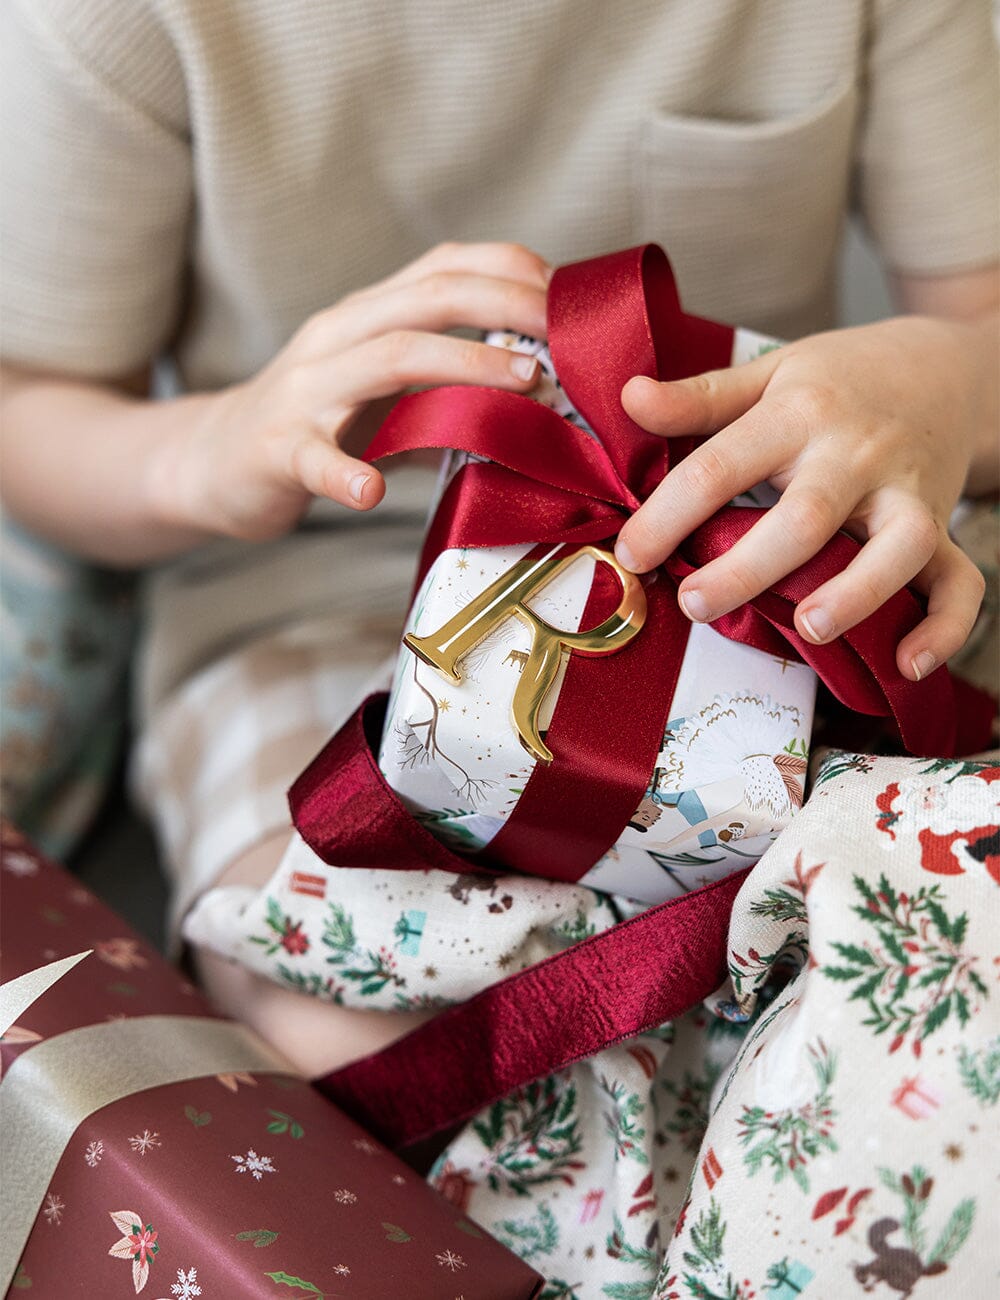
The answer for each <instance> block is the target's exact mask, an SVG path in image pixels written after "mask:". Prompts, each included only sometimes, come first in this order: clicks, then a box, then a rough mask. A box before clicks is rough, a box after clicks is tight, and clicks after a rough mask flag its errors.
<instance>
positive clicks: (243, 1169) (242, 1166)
mask: <svg viewBox="0 0 1000 1300" xmlns="http://www.w3.org/2000/svg"><path fill="white" fill-rule="evenodd" d="M229 1159H230V1160H234V1161H235V1162H236V1172H237V1173H238V1174H249V1175H250V1176H251V1178H253V1179H254V1181H255V1182H258V1183H259V1182H260V1180H261V1178H262V1177H263V1176H264V1174H276V1173H277V1172H278V1171H277V1169H276V1168H275V1167H274V1165H273V1164H272V1163H271V1157H270V1156H259V1155H258V1154H257V1152H256V1151H255V1150H254V1149H253V1147H251V1148H250V1149H249V1150H248V1151H247V1153H246V1155H245V1156H230V1157H229Z"/></svg>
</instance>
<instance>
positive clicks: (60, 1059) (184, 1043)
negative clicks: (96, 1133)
mask: <svg viewBox="0 0 1000 1300" xmlns="http://www.w3.org/2000/svg"><path fill="white" fill-rule="evenodd" d="M89 955H90V954H89V953H87V952H83V953H78V954H76V955H75V956H74V957H66V958H63V959H62V960H60V961H57V962H52V963H51V964H50V965H49V966H43V967H41V968H40V969H38V970H34V971H29V972H28V973H27V974H26V975H21V976H19V977H18V978H17V979H14V980H11V981H10V982H9V983H7V984H4V985H3V986H2V987H0V1025H2V1026H3V1031H2V1032H6V1030H7V1029H9V1028H10V1026H11V1024H12V1023H13V1022H14V1021H15V1020H17V1019H18V1018H19V1017H20V1016H21V1015H23V1014H24V1012H25V1011H26V1010H27V1009H28V1007H30V1006H31V1004H32V1003H33V1002H34V1001H36V1000H37V999H38V998H39V997H41V995H42V994H43V993H44V992H46V991H47V990H48V989H49V988H51V987H52V985H53V984H55V983H56V981H57V980H60V979H62V978H63V976H65V975H66V974H68V972H69V971H70V970H72V968H73V967H74V966H75V965H76V964H77V963H78V962H79V961H82V960H83V959H84V958H85V957H87V956H89ZM239 1072H245V1073H254V1072H256V1073H268V1074H285V1075H291V1076H293V1077H295V1078H300V1077H301V1075H300V1074H299V1071H297V1070H296V1069H295V1067H294V1066H293V1065H292V1064H291V1062H290V1061H288V1060H286V1059H285V1058H284V1057H283V1056H281V1055H280V1054H279V1053H278V1052H276V1051H275V1050H274V1049H273V1048H271V1047H270V1046H268V1044H267V1043H265V1042H264V1041H263V1039H261V1038H258V1037H257V1035H256V1034H254V1033H253V1032H252V1031H251V1030H250V1029H248V1028H247V1027H246V1026H245V1025H239V1024H237V1023H236V1022H235V1021H231V1020H216V1019H213V1018H211V1017H209V1016H177V1015H169V1016H166V1015H164V1016H156V1015H154V1016H135V1017H133V1018H131V1019H128V1020H111V1021H106V1022H105V1023H103V1024H99V1025H85V1026H83V1027H82V1028H79V1029H70V1030H68V1031H67V1032H66V1033H64V1034H57V1035H56V1036H55V1037H54V1038H48V1039H44V1040H43V1041H42V1042H40V1043H36V1044H35V1045H34V1046H32V1047H31V1048H29V1049H28V1050H27V1051H25V1052H22V1053H21V1055H20V1056H18V1057H17V1059H16V1060H15V1061H14V1063H13V1065H11V1067H10V1069H9V1070H8V1071H7V1073H6V1074H5V1076H4V1078H3V1080H2V1082H0V1189H2V1194H0V1295H5V1294H6V1292H7V1289H8V1287H9V1286H10V1283H11V1279H12V1278H13V1276H14V1272H15V1270H16V1269H17V1264H18V1260H19V1259H20V1258H21V1255H22V1254H23V1252H24V1247H25V1244H26V1243H27V1240H28V1237H29V1236H30V1235H31V1229H32V1227H33V1225H34V1222H35V1219H36V1217H37V1215H38V1210H39V1207H40V1205H41V1203H42V1199H43V1197H44V1196H45V1192H46V1189H47V1188H48V1186H49V1183H50V1182H51V1181H52V1177H53V1175H54V1174H55V1171H56V1167H57V1165H58V1164H59V1161H60V1160H61V1159H62V1156H63V1153H64V1151H65V1150H66V1147H67V1144H68V1143H69V1141H70V1138H71V1137H72V1136H73V1134H74V1133H75V1132H76V1130H77V1128H78V1127H79V1126H80V1124H82V1123H83V1121H84V1120H85V1119H87V1118H88V1116H90V1115H93V1114H94V1112H95V1111H98V1110H100V1109H101V1108H102V1107H104V1106H108V1105H110V1104H111V1103H112V1102H115V1101H120V1100H121V1099H122V1098H123V1097H129V1096H131V1095H132V1094H133V1093H136V1092H144V1091H145V1090H146V1089H147V1088H156V1087H160V1086H162V1085H165V1084H168V1083H181V1082H183V1081H184V1080H185V1079H200V1078H204V1077H206V1076H210V1075H214V1074H235V1073H239Z"/></svg>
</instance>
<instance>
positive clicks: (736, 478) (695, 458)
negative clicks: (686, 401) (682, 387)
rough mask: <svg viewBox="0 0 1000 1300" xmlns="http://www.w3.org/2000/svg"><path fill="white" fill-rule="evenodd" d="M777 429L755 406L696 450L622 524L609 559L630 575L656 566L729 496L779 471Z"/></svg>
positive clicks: (761, 406) (780, 450)
mask: <svg viewBox="0 0 1000 1300" xmlns="http://www.w3.org/2000/svg"><path fill="white" fill-rule="evenodd" d="M776 435H780V426H778V425H777V424H776V423H775V421H774V419H773V418H772V417H770V416H769V415H768V413H767V411H766V410H765V408H764V404H763V403H761V404H759V405H758V406H756V407H754V409H753V410H752V411H750V412H749V413H748V414H747V415H745V416H743V418H742V419H739V420H737V421H736V423H735V424H731V425H730V426H729V428H728V429H723V431H722V432H721V433H717V434H716V435H715V437H714V438H710V439H709V440H708V442H706V443H704V444H703V445H702V446H701V447H698V448H696V450H695V451H693V452H692V453H691V454H690V456H686V457H685V458H684V460H682V461H681V463H680V464H679V465H678V466H677V467H676V468H675V469H672V470H671V471H670V473H669V474H668V475H667V477H666V478H665V479H664V480H663V482H662V483H660V484H659V486H658V487H657V488H656V489H655V491H654V492H652V493H651V495H650V496H649V497H648V499H647V500H646V501H645V502H644V503H643V504H642V505H641V506H640V507H639V509H638V510H637V511H636V512H635V514H634V515H633V516H632V517H631V519H629V520H628V522H627V523H626V524H625V526H624V528H623V529H622V531H621V533H620V534H619V536H618V542H617V544H616V546H615V555H616V556H617V557H618V561H619V563H620V564H622V565H624V567H625V568H627V569H631V570H632V571H633V572H634V573H645V572H647V570H649V569H652V568H654V567H655V566H656V565H657V564H661V563H662V562H663V560H665V559H666V557H667V556H668V555H669V554H670V553H671V551H673V550H675V549H676V548H677V546H678V545H679V544H680V543H681V542H682V541H683V540H684V538H685V537H687V535H688V534H689V533H690V532H692V531H693V530H694V529H695V528H697V527H698V525H699V524H701V523H704V521H705V520H706V519H707V518H708V517H709V516H710V515H712V514H714V513H715V511H716V510H718V509H720V508H721V507H722V506H724V505H725V504H726V503H727V502H728V501H731V500H732V499H733V497H734V496H738V495H739V493H740V492H743V491H745V490H746V489H747V488H750V487H753V486H755V485H756V484H757V483H760V482H761V481H762V480H763V479H766V478H767V477H768V476H769V475H771V474H772V473H775V472H776V471H778V470H779V469H780V468H782V467H783V462H784V459H785V455H784V450H783V447H782V444H781V441H780V436H776Z"/></svg>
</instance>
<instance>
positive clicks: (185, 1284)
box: [170, 1268, 201, 1300]
mask: <svg viewBox="0 0 1000 1300" xmlns="http://www.w3.org/2000/svg"><path fill="white" fill-rule="evenodd" d="M170 1294H171V1295H173V1296H177V1297H178V1300H194V1297H195V1296H199V1295H201V1287H200V1286H199V1285H198V1270H197V1269H196V1268H189V1269H188V1270H187V1272H185V1271H184V1269H182V1268H179V1269H178V1270H177V1281H176V1282H175V1283H174V1284H173V1286H172V1287H171V1288H170Z"/></svg>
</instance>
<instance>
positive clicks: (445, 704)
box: [438, 699, 451, 713]
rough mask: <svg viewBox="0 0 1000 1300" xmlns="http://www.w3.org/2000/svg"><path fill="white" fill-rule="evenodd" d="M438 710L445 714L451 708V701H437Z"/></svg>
mask: <svg viewBox="0 0 1000 1300" xmlns="http://www.w3.org/2000/svg"><path fill="white" fill-rule="evenodd" d="M438 708H439V709H440V710H441V712H442V713H447V712H448V710H449V709H450V708H451V700H447V699H442V700H438Z"/></svg>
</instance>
